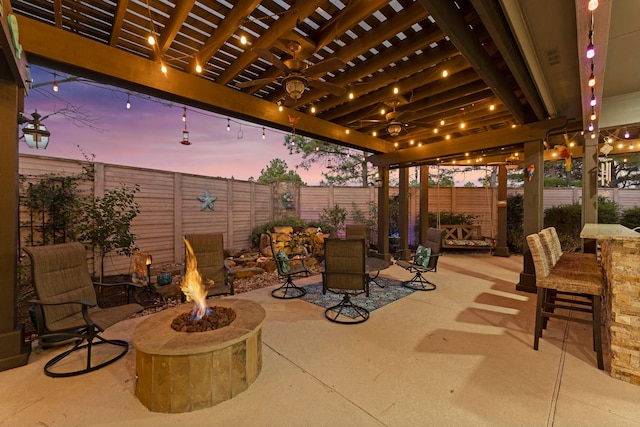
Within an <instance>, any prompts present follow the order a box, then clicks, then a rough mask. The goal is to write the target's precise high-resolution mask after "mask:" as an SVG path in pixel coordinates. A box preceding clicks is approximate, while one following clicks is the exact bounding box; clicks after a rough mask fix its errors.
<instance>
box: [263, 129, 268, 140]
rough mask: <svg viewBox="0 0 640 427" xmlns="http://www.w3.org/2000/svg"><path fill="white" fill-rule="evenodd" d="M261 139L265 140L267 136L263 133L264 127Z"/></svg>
mask: <svg viewBox="0 0 640 427" xmlns="http://www.w3.org/2000/svg"><path fill="white" fill-rule="evenodd" d="M262 139H267V135H265V133H264V127H263V128H262Z"/></svg>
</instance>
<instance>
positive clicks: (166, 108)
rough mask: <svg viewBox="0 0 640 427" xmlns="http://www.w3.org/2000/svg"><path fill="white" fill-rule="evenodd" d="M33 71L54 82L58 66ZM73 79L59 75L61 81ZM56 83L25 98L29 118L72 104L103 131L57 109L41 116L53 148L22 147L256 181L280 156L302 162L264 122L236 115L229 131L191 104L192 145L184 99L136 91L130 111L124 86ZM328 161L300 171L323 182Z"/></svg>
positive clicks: (38, 79)
mask: <svg viewBox="0 0 640 427" xmlns="http://www.w3.org/2000/svg"><path fill="white" fill-rule="evenodd" d="M31 75H32V78H33V80H34V82H33V85H34V86H36V87H37V85H38V84H42V83H45V82H52V81H53V80H54V75H53V71H51V70H48V69H45V68H42V67H38V66H32V67H31ZM67 77H69V76H68V75H66V74H61V73H58V74H57V76H56V80H57V81H58V82H60V81H61V80H64V79H65V78H67ZM58 87H59V91H58V92H57V93H55V92H54V91H53V88H52V85H50V84H47V85H45V86H42V87H37V88H36V89H33V90H31V91H30V93H29V96H28V97H27V98H26V99H25V115H26V116H28V117H31V113H32V112H33V111H34V110H36V109H37V110H38V113H40V114H41V115H42V116H46V115H48V114H51V113H52V112H54V111H57V110H59V109H61V108H63V107H65V105H66V104H67V103H70V104H72V105H73V106H74V107H79V108H82V110H83V112H84V113H86V114H88V115H89V116H90V117H91V118H93V119H95V120H94V121H93V122H92V124H93V126H94V127H96V128H99V129H100V130H101V131H97V130H95V129H92V128H91V127H88V126H82V125H76V124H74V123H73V121H71V120H69V119H67V118H65V117H64V116H63V115H61V114H56V115H52V116H50V117H48V118H46V119H45V120H44V121H43V123H44V124H45V125H46V126H47V129H48V130H49V131H50V132H51V139H50V142H49V146H48V147H47V149H46V150H44V151H38V150H33V149H29V148H28V147H27V146H26V144H25V143H24V141H22V140H21V141H20V144H19V146H20V152H21V153H29V154H38V155H46V156H52V157H61V158H65V159H77V160H84V157H83V154H82V151H84V152H86V153H90V154H94V155H95V161H96V162H101V163H110V164H118V165H127V166H136V167H142V168H148V169H159V170H168V171H175V172H185V173H193V174H199V175H205V176H214V177H222V178H231V177H234V178H235V179H240V180H247V179H249V178H250V177H253V178H256V179H257V178H258V177H259V176H260V171H261V170H262V169H264V168H266V167H267V165H268V164H269V163H270V161H271V160H272V159H274V158H280V159H283V160H284V161H286V162H287V165H288V166H289V169H295V166H296V165H297V164H298V163H300V161H301V159H300V157H299V156H292V155H290V154H289V152H288V150H287V148H286V147H285V146H284V137H285V135H286V133H285V132H282V131H279V130H274V129H270V128H265V131H264V133H265V139H264V140H263V139H262V133H263V130H262V126H259V125H256V124H252V123H248V122H242V121H239V120H236V119H233V118H231V130H230V131H227V116H224V115H221V114H217V113H211V112H207V111H202V110H198V109H194V108H191V107H187V128H188V130H189V139H190V141H191V145H189V146H185V145H182V144H180V142H179V141H181V140H182V131H183V129H184V123H183V121H182V115H183V113H184V110H183V105H180V104H171V103H168V102H165V101H161V100H157V99H156V100H151V98H149V97H146V96H141V95H137V94H131V96H130V102H131V108H130V109H128V110H127V109H126V102H127V94H126V91H125V90H123V89H119V88H112V87H109V86H105V85H97V84H94V83H82V82H67V83H59V84H58ZM54 95H55V97H54ZM56 97H57V98H56ZM239 134H240V135H241V136H242V139H238V137H239ZM78 146H79V147H80V148H78ZM81 150H82V151H81ZM325 167H326V165H325V164H318V165H317V166H315V167H314V168H313V169H312V170H309V171H305V170H303V169H297V170H296V172H297V173H298V174H299V175H300V176H301V177H302V179H303V181H304V182H306V183H307V184H309V185H317V184H318V183H319V182H320V180H321V179H322V177H321V175H320V174H321V172H322V171H323V169H324V168H325Z"/></svg>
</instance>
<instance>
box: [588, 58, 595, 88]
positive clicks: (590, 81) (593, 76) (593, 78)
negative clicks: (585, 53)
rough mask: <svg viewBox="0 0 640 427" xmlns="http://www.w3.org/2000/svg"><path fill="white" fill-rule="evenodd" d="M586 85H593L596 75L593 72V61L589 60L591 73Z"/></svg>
mask: <svg viewBox="0 0 640 427" xmlns="http://www.w3.org/2000/svg"><path fill="white" fill-rule="evenodd" d="M588 85H589V87H594V86H595V85H596V76H595V74H593V61H591V75H590V76H589V81H588Z"/></svg>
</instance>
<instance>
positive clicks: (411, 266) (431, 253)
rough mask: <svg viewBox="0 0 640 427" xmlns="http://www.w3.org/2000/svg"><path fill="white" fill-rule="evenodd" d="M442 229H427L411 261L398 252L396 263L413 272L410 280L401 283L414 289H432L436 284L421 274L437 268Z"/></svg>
mask: <svg viewBox="0 0 640 427" xmlns="http://www.w3.org/2000/svg"><path fill="white" fill-rule="evenodd" d="M443 234H444V230H441V229H439V228H429V229H428V230H427V238H426V239H425V241H424V243H423V244H422V245H420V246H418V248H417V249H416V252H415V255H414V256H413V259H412V260H411V261H407V260H405V259H402V252H403V251H400V252H399V253H398V255H399V259H398V261H397V264H398V265H399V266H400V267H402V268H404V269H405V270H407V271H408V272H410V273H413V274H414V276H413V278H411V280H406V281H404V282H402V285H403V286H405V287H407V288H410V289H413V290H416V291H433V290H434V289H436V285H435V284H434V283H432V282H430V281H429V280H427V278H426V277H424V275H423V274H425V273H428V272H431V271H432V272H436V270H437V268H438V260H439V259H440V255H441V253H440V250H441V248H442V235H443Z"/></svg>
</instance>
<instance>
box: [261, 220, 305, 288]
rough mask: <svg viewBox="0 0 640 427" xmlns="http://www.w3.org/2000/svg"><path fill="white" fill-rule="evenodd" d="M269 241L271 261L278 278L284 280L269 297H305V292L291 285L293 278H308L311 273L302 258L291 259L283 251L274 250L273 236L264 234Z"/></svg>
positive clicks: (293, 284) (268, 233)
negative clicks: (273, 263)
mask: <svg viewBox="0 0 640 427" xmlns="http://www.w3.org/2000/svg"><path fill="white" fill-rule="evenodd" d="M265 234H266V235H267V236H268V239H269V245H270V246H271V253H272V254H273V259H274V261H275V262H276V268H277V270H278V276H279V277H281V278H284V279H285V282H284V283H283V284H282V286H280V287H279V288H276V289H274V290H272V291H271V296H273V297H274V298H279V299H291V298H300V297H301V296H303V295H306V293H307V290H306V289H304V288H300V287H298V286H296V285H295V283H293V278H294V277H300V276H304V277H308V276H309V274H310V273H311V271H309V270H308V269H307V267H306V266H305V265H304V262H305V259H304V258H295V259H291V258H289V256H288V255H287V254H286V253H285V252H284V250H276V245H275V243H274V241H273V235H272V234H271V233H270V232H267V233H265Z"/></svg>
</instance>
